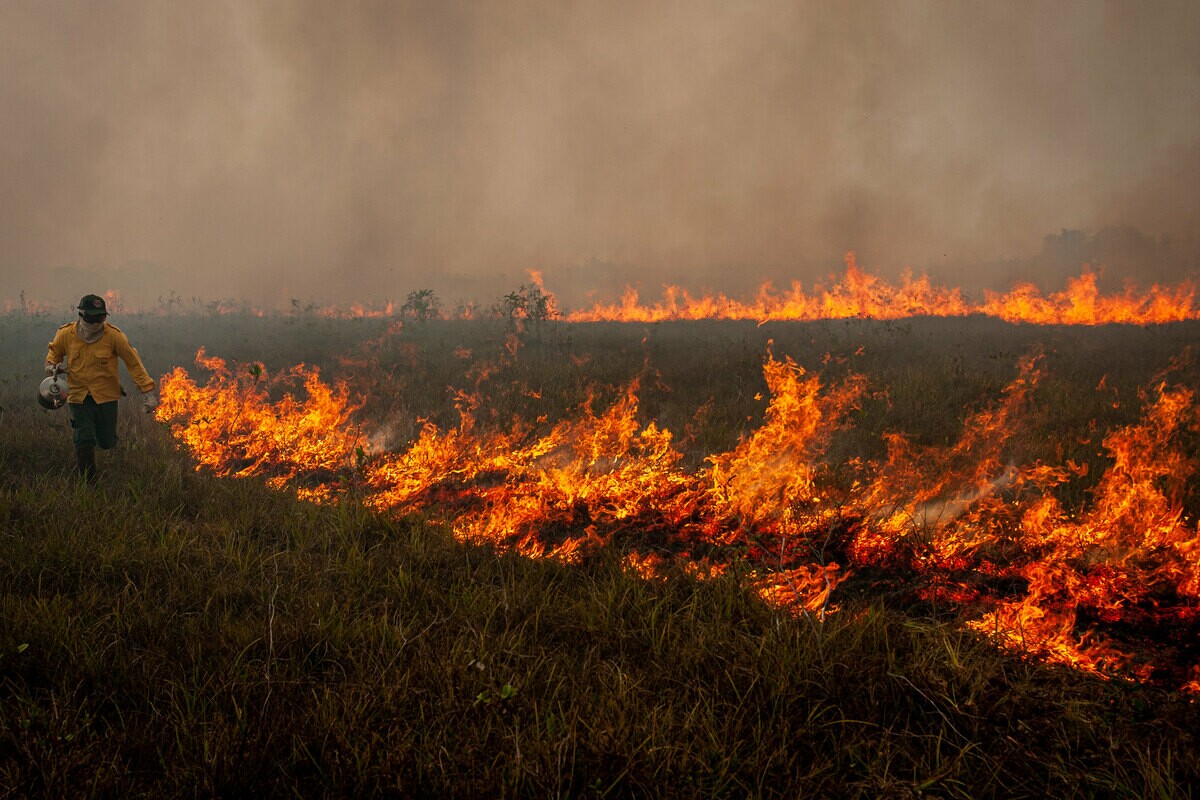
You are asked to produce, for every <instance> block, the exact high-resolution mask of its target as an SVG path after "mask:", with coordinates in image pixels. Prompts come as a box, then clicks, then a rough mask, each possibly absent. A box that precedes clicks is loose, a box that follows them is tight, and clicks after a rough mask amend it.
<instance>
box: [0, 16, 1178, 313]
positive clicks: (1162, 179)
mask: <svg viewBox="0 0 1200 800" xmlns="http://www.w3.org/2000/svg"><path fill="white" fill-rule="evenodd" d="M1197 41H1200V5H1198V4H1196V3H1194V2H1190V1H1186V0H1185V1H1184V2H1156V3H1152V4H1144V3H1132V2H1064V3H1053V4H1048V3H1035V2H1028V3H1026V2H1008V3H994V4H993V3H961V2H901V3H882V2H879V3H865V2H864V3H852V4H851V3H824V2H791V1H788V2H782V1H779V2H776V1H775V0H754V1H752V2H744V3H728V2H724V0H688V1H687V2H682V1H678V2H675V1H672V0H664V2H655V3H645V2H634V1H633V0H604V1H603V2H579V3H563V2H552V1H551V0H546V1H545V2H536V1H535V0H528V1H527V2H520V1H518V2H504V3H472V2H444V1H442V0H438V1H436V2H402V1H400V0H396V1H393V0H378V1H377V2H348V3H331V2H326V1H325V0H322V1H321V2H316V0H308V1H307V2H305V1H304V0H297V1H295V2H282V0H281V1H280V2H272V1H271V0H258V1H255V2H246V1H245V0H208V1H207V2H182V3H156V2H148V1H141V0H139V1H134V0H111V1H110V2H104V3H90V2H53V1H49V2H48V1H47V0H3V2H2V3H0V115H2V117H3V130H4V135H3V136H2V137H0V176H2V177H0V180H2V182H3V187H4V192H3V195H2V196H0V241H2V242H3V247H2V250H0V301H2V300H11V299H12V298H14V297H16V295H17V293H18V292H20V291H22V290H24V291H27V292H29V293H30V294H31V296H36V297H44V298H49V299H58V295H60V294H61V295H64V296H65V297H66V298H67V299H68V301H69V300H70V299H73V298H76V297H77V296H78V295H80V294H82V293H84V292H89V291H105V290H109V289H115V290H118V291H120V292H121V294H122V296H123V297H126V298H128V299H130V300H131V301H132V302H137V303H142V304H145V303H147V302H153V299H154V298H155V297H158V296H162V295H165V294H166V293H168V292H176V293H178V294H180V295H183V296H185V297H187V296H192V295H198V296H202V297H208V298H225V297H232V298H243V299H247V300H250V301H253V302H260V303H267V304H276V305H278V304H284V303H287V302H289V301H290V300H291V299H293V298H300V299H303V300H308V299H315V300H316V301H318V302H321V303H348V302H355V301H359V302H368V303H369V302H376V301H380V300H387V299H391V300H396V301H402V300H403V299H404V297H405V295H406V294H407V293H408V292H410V291H413V290H415V289H420V288H433V289H434V290H435V291H437V292H438V293H439V295H440V296H441V297H442V298H443V300H444V301H445V302H447V303H448V304H453V303H454V302H457V301H460V300H471V299H475V300H481V301H488V300H490V299H492V298H494V297H496V296H497V295H498V294H500V293H502V292H504V291H506V290H509V289H512V288H514V287H515V286H517V285H518V284H520V283H523V282H525V281H526V280H527V276H526V270H529V269H536V270H540V271H541V272H542V273H543V274H544V276H545V280H546V284H547V286H548V288H550V289H551V290H552V291H555V292H556V293H557V294H559V296H560V298H561V299H563V300H564V301H565V302H566V303H568V304H571V303H580V302H584V301H585V300H586V298H587V297H588V296H589V295H590V293H595V294H596V296H597V297H598V298H605V299H609V298H612V297H614V296H615V295H616V293H617V292H619V290H620V289H621V288H622V286H624V285H625V284H627V283H628V284H632V285H635V286H639V287H640V288H642V289H643V290H645V291H646V292H648V293H653V292H654V290H655V289H656V288H657V287H658V286H659V285H661V284H663V283H666V282H673V283H681V284H683V285H685V286H688V287H690V288H694V289H702V288H716V289H720V290H724V291H730V292H739V291H748V290H750V289H752V288H754V287H756V286H757V285H758V284H759V283H761V282H762V281H763V280H764V279H772V280H775V281H777V282H784V283H786V282H790V281H791V280H793V279H795V280H801V281H803V282H804V283H805V284H806V285H808V284H811V283H812V282H813V281H816V280H820V279H824V278H826V277H827V276H828V275H830V274H832V273H835V272H839V271H840V268H841V260H842V256H843V255H844V253H845V252H846V251H848V250H854V251H856V253H857V254H858V260H859V263H860V264H862V265H864V267H865V268H867V269H868V270H870V271H873V272H878V273H879V274H882V275H885V276H889V277H890V276H895V275H898V274H899V273H900V271H901V270H902V269H903V268H906V267H911V268H912V269H914V270H916V271H928V272H929V273H930V274H931V276H933V277H934V278H935V279H937V280H938V281H939V282H943V283H948V284H955V285H962V286H964V287H967V288H972V287H983V286H988V287H994V288H1003V287H1005V286H1007V285H1008V284H1009V283H1010V282H1011V281H1012V280H1014V279H1022V278H1023V279H1035V280H1038V282H1039V283H1041V284H1042V285H1043V286H1046V285H1047V284H1048V283H1050V282H1051V279H1053V280H1060V279H1062V278H1063V277H1065V276H1066V275H1070V274H1076V273H1077V272H1078V271H1079V268H1080V267H1081V266H1082V263H1083V262H1084V261H1088V262H1091V263H1092V264H1093V266H1095V267H1097V268H1100V267H1103V268H1105V269H1106V272H1105V275H1106V279H1109V280H1115V281H1119V280H1125V279H1133V280H1136V281H1139V282H1142V283H1145V282H1149V281H1162V280H1168V281H1172V280H1178V279H1180V278H1182V277H1188V276H1194V275H1195V274H1196V272H1197V268H1198V266H1200V240H1198V239H1197V230H1200V224H1198V223H1200V191H1198V187H1200V48H1198V47H1196V45H1195V43H1196V42H1197ZM1073 262H1078V263H1073ZM1047 288H1056V287H1054V286H1048V287H1047Z"/></svg>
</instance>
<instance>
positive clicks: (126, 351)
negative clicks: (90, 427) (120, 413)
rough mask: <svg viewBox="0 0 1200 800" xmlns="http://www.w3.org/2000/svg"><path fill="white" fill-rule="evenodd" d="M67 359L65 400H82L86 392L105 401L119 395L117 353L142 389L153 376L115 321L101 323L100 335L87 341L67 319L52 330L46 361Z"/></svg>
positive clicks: (149, 386) (151, 385)
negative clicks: (52, 335)
mask: <svg viewBox="0 0 1200 800" xmlns="http://www.w3.org/2000/svg"><path fill="white" fill-rule="evenodd" d="M64 356H65V357H66V359H67V402H68V403H82V402H83V399H84V398H85V397H87V396H88V395H89V394H90V395H91V396H92V399H93V400H95V401H96V402H97V403H107V402H109V401H111V400H116V399H117V398H119V397H120V396H121V380H120V377H119V376H118V375H117V356H120V358H121V360H122V361H124V362H125V368H126V369H128V370H129V377H131V378H133V382H134V383H136V384H137V387H138V389H141V391H142V393H143V394H144V393H146V392H152V391H154V388H155V383H154V379H153V378H151V377H150V374H149V373H148V372H146V368H145V367H143V366H142V360H141V359H140V358H138V353H137V350H135V349H133V346H132V345H131V344H129V339H128V338H127V337H126V336H125V334H123V333H121V329H120V328H118V327H116V326H115V325H110V324H109V323H107V322H106V323H104V332H103V333H102V334H100V338H99V339H97V340H96V341H94V342H92V343H91V344H88V343H87V342H85V341H83V339H80V338H79V336H78V334H76V332H75V323H74V322H68V323H67V324H66V325H63V326H62V327H61V328H59V329H58V331H57V332H56V333H55V334H54V341H52V342H50V350H49V352H47V353H46V363H47V364H57V363H59V362H60V361H62V360H63V357H64Z"/></svg>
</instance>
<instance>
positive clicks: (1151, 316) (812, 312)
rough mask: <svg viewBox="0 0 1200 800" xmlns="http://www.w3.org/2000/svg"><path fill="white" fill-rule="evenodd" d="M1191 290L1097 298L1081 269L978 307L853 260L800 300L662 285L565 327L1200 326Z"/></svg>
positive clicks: (992, 296)
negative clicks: (894, 280) (988, 321)
mask: <svg viewBox="0 0 1200 800" xmlns="http://www.w3.org/2000/svg"><path fill="white" fill-rule="evenodd" d="M1195 300H1196V287H1195V286H1194V285H1193V284H1192V283H1190V282H1187V283H1182V284H1179V285H1177V286H1168V287H1163V286H1158V285H1154V286H1151V287H1150V288H1149V289H1148V290H1146V291H1145V292H1138V291H1136V290H1135V289H1133V288H1128V289H1127V290H1126V291H1125V292H1123V293H1121V294H1115V295H1102V294H1101V293H1100V291H1099V289H1098V288H1097V286H1096V275H1095V273H1093V272H1090V271H1087V270H1085V271H1084V272H1083V273H1082V274H1081V275H1079V276H1078V277H1076V278H1073V279H1071V280H1070V281H1069V282H1068V284H1067V288H1066V289H1065V290H1063V291H1061V292H1052V293H1050V294H1048V295H1043V294H1042V292H1041V291H1040V290H1039V289H1038V288H1037V287H1036V286H1034V285H1033V284H1028V283H1026V284H1019V285H1017V286H1015V287H1014V288H1012V289H1011V290H1010V291H1008V292H1005V293H997V292H990V291H989V292H986V293H985V297H984V300H983V301H982V302H970V301H968V300H967V299H966V298H965V297H964V296H963V292H962V290H961V289H957V288H945V287H938V286H934V285H933V284H932V283H931V282H930V280H929V278H928V277H926V276H921V277H918V278H914V277H913V276H912V274H911V273H905V275H904V276H903V277H902V279H901V282H900V284H899V285H892V284H890V283H888V282H887V281H885V280H883V279H882V278H879V277H877V276H874V275H870V274H868V273H866V272H864V271H863V270H862V269H860V268H859V266H858V264H857V262H856V260H855V257H854V253H847V254H846V271H845V273H844V275H843V276H842V277H841V279H840V280H838V281H837V282H836V283H835V284H834V285H833V286H832V287H831V288H829V289H822V288H820V287H817V288H815V289H813V290H812V291H811V292H808V293H806V292H805V291H804V289H803V287H802V286H801V285H800V283H798V282H796V283H793V284H792V285H791V287H790V288H789V289H788V290H777V289H775V288H774V287H773V286H772V285H771V284H769V283H767V284H763V285H762V286H761V287H760V288H759V290H758V293H757V295H756V296H755V297H754V299H753V300H737V299H735V298H731V297H727V296H725V295H723V294H705V295H702V296H699V297H694V296H692V295H691V294H690V293H689V292H688V291H687V290H685V289H682V288H680V287H678V286H667V287H665V289H664V291H663V299H662V300H661V301H659V302H658V303H653V304H644V303H642V302H641V299H640V297H639V295H638V293H637V292H636V291H634V290H632V289H629V290H627V291H626V293H625V296H624V297H623V298H622V300H621V302H620V303H617V304H609V305H605V304H602V303H597V304H596V305H594V306H593V307H592V308H590V309H583V310H578V311H574V312H571V313H570V314H568V315H567V319H568V320H570V321H572V322H600V321H620V322H663V321H668V320H699V319H730V320H755V321H758V322H768V321H771V320H789V321H811V320H819V319H851V318H859V319H879V320H895V319H904V318H908V317H965V316H970V315H972V314H980V315H984V316H990V317H997V318H999V319H1002V320H1005V321H1007V322H1024V323H1031V324H1036V325H1106V324H1110V323H1131V324H1139V325H1148V324H1154V323H1163V322H1179V321H1182V320H1189V319H1200V308H1197V307H1196V303H1195Z"/></svg>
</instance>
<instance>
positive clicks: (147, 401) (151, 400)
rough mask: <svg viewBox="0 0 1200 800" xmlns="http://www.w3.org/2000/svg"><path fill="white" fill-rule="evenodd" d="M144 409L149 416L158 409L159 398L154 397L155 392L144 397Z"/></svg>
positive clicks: (147, 393)
mask: <svg viewBox="0 0 1200 800" xmlns="http://www.w3.org/2000/svg"><path fill="white" fill-rule="evenodd" d="M142 408H144V409H146V413H147V414H153V413H154V409H156V408H158V398H157V397H155V396H154V392H146V393H145V394H144V395H142Z"/></svg>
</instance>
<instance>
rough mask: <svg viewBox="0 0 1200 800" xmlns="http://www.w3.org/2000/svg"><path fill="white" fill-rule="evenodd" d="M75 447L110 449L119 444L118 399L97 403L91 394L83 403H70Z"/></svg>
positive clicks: (68, 406)
mask: <svg viewBox="0 0 1200 800" xmlns="http://www.w3.org/2000/svg"><path fill="white" fill-rule="evenodd" d="M67 408H69V409H70V410H71V429H72V430H73V434H72V439H73V440H74V441H75V447H77V448H78V447H87V446H94V447H99V448H100V449H101V450H108V449H109V448H110V447H114V446H116V444H117V401H116V400H112V401H109V402H107V403H97V402H96V401H95V400H93V399H92V396H91V395H90V394H89V395H88V396H87V397H85V398H83V402H82V403H68V404H67Z"/></svg>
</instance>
